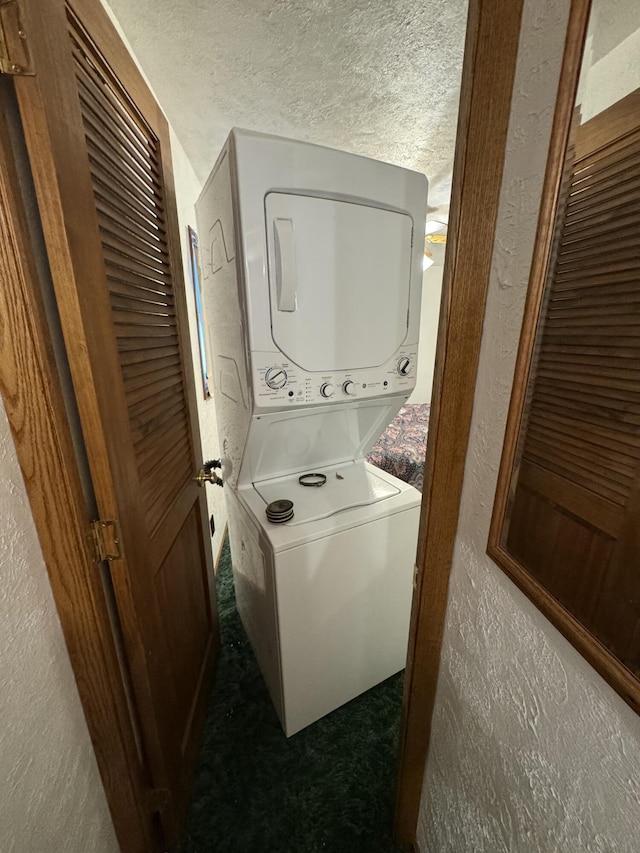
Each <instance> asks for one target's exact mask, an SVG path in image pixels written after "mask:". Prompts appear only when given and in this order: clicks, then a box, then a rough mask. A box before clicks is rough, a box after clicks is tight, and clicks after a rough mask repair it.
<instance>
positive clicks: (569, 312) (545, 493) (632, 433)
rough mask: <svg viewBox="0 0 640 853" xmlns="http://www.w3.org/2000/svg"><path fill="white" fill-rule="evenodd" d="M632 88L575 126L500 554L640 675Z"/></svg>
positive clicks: (639, 158)
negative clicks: (517, 564) (538, 583)
mask: <svg viewBox="0 0 640 853" xmlns="http://www.w3.org/2000/svg"><path fill="white" fill-rule="evenodd" d="M639 94H640V93H638V92H636V93H634V94H633V95H631V96H629V97H628V98H625V99H624V100H623V101H621V102H620V103H618V104H616V105H615V106H614V107H613V108H611V109H610V110H607V111H606V112H604V113H602V114H601V115H599V116H597V117H596V118H594V119H592V120H591V121H590V122H587V123H586V124H585V125H583V126H582V127H580V128H578V129H577V131H576V132H575V140H574V142H575V155H574V156H575V161H574V164H573V168H572V170H571V179H570V186H569V190H568V198H567V199H566V206H565V211H564V215H563V216H562V217H561V218H560V231H559V234H558V240H557V253H556V258H555V262H554V266H553V269H552V270H551V276H550V280H549V283H548V286H547V291H546V293H545V301H544V310H543V317H542V319H541V323H542V327H541V331H540V333H539V335H538V339H537V342H536V357H535V362H534V367H533V371H534V372H533V379H532V382H531V383H530V386H529V398H528V401H527V405H526V409H525V419H526V420H525V429H524V431H523V433H522V439H521V444H522V446H521V458H520V471H519V478H518V481H517V486H516V489H515V494H514V498H513V504H512V510H511V518H510V522H509V528H508V535H507V541H506V544H507V547H508V550H509V552H510V553H512V554H513V556H514V557H516V559H518V561H519V562H520V563H521V564H522V565H523V566H524V567H525V568H527V569H528V570H529V571H530V572H531V574H533V575H534V577H536V578H537V579H538V580H540V581H541V582H542V583H543V584H544V585H545V587H546V588H547V589H548V590H549V591H550V592H551V593H552V594H553V595H554V596H555V597H556V598H557V599H558V601H560V603H561V604H563V605H564V606H565V607H566V608H567V609H568V610H569V611H570V612H571V613H572V614H573V615H574V616H576V617H577V618H578V619H579V620H580V621H581V622H582V624H583V625H584V626H585V627H586V628H587V629H588V630H589V631H591V632H592V633H593V634H594V635H595V636H596V637H597V638H598V639H599V640H600V641H601V642H602V643H603V644H604V645H605V646H606V647H607V648H608V649H609V650H610V651H612V652H613V653H614V654H615V655H616V657H618V658H619V660H620V661H622V663H623V664H624V665H625V666H626V667H627V668H629V669H630V670H632V671H633V672H634V673H636V674H640V126H639V125H640V121H639V119H638V115H639V113H638V107H639V106H640V98H639Z"/></svg>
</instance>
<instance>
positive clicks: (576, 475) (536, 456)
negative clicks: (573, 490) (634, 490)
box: [524, 450, 627, 507]
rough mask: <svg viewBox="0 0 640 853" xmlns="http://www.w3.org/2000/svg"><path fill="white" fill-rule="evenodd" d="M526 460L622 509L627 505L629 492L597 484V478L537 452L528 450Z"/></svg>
mask: <svg viewBox="0 0 640 853" xmlns="http://www.w3.org/2000/svg"><path fill="white" fill-rule="evenodd" d="M524 458H526V459H527V461H529V462H533V463H535V464H536V465H539V466H540V467H541V468H545V469H547V470H548V471H551V472H552V473H554V474H557V475H559V476H561V477H562V478H563V479H565V480H567V481H568V482H570V483H575V484H576V485H578V486H582V487H583V488H585V489H587V490H588V491H590V492H593V493H594V494H596V495H599V496H600V497H602V498H606V499H607V500H609V501H611V502H612V503H614V504H617V505H618V506H620V507H624V505H625V502H626V499H627V492H626V491H624V490H621V489H620V488H613V487H611V486H607V485H605V484H604V483H600V482H599V481H598V482H596V478H595V477H591V476H583V475H582V474H581V473H580V472H578V471H575V470H572V469H570V468H566V467H564V466H563V465H560V464H558V462H557V461H555V460H554V461H552V462H550V461H549V460H548V459H547V458H546V457H545V454H544V453H539V452H536V451H535V450H528V451H527V452H526V454H525V456H524Z"/></svg>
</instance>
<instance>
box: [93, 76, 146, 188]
mask: <svg viewBox="0 0 640 853" xmlns="http://www.w3.org/2000/svg"><path fill="white" fill-rule="evenodd" d="M79 95H80V104H81V106H82V119H83V122H84V126H85V133H87V135H88V136H89V137H90V138H91V139H92V141H93V143H94V144H95V145H97V146H98V147H99V148H100V149H101V150H102V151H103V152H104V153H105V155H106V156H107V157H108V158H109V159H110V160H112V161H113V162H114V163H116V164H118V165H119V166H121V167H122V168H124V169H125V170H126V172H127V173H128V174H132V175H133V176H135V180H136V181H139V182H140V183H142V184H144V185H145V186H149V187H151V188H152V191H153V193H154V194H155V193H157V192H160V191H161V189H162V184H161V182H160V179H159V177H158V175H157V170H154V169H152V164H154V160H155V158H154V157H153V155H152V154H151V152H150V151H149V152H148V153H147V156H146V157H145V156H144V155H141V153H140V151H139V150H138V149H137V148H136V147H135V146H132V145H131V143H130V140H129V137H128V136H127V134H126V133H125V132H123V130H122V129H121V128H118V127H116V126H115V125H114V124H113V122H112V121H111V119H110V117H109V115H108V113H107V112H106V111H105V109H104V103H101V104H98V103H97V102H96V101H95V100H94V99H92V98H91V97H90V96H87V95H85V94H83V93H82V91H80V93H79ZM154 165H155V164H154Z"/></svg>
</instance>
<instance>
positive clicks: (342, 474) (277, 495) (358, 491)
mask: <svg viewBox="0 0 640 853" xmlns="http://www.w3.org/2000/svg"><path fill="white" fill-rule="evenodd" d="M311 473H314V471H301V472H300V474H296V475H294V476H289V477H279V478H278V479H276V480H264V481H263V482H261V483H254V486H253V488H254V489H255V491H256V492H257V493H258V494H259V495H260V497H261V498H262V500H263V501H264V502H265V507H266V506H267V505H269V504H271V503H273V502H274V501H277V500H289V501H292V502H293V519H292V520H291V521H288V522H287V525H288V526H289V527H291V526H293V525H295V524H304V523H305V522H307V521H316V520H317V519H320V518H327V517H328V516H330V515H334V514H335V513H337V512H342V511H343V510H345V509H351V508H352V507H357V506H368V505H370V504H374V503H377V502H378V501H382V500H385V499H386V498H390V497H393V495H397V494H400V490H399V489H398V488H396V487H395V486H394V485H392V484H391V483H389V482H388V481H386V480H384V479H382V478H381V477H378V476H377V475H376V474H374V473H373V472H372V471H369V470H367V468H366V467H365V466H364V465H363V464H362V463H358V462H348V463H347V464H346V465H334V466H332V467H331V468H323V469H322V473H323V474H325V475H326V477H327V481H326V483H325V484H324V485H323V486H303V485H301V484H300V482H299V481H298V477H299V476H301V475H302V474H311Z"/></svg>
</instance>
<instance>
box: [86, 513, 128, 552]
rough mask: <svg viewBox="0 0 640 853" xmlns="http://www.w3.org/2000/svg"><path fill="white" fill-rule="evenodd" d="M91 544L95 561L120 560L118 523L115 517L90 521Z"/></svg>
mask: <svg viewBox="0 0 640 853" xmlns="http://www.w3.org/2000/svg"><path fill="white" fill-rule="evenodd" d="M91 544H92V546H93V554H94V559H95V561H96V563H101V562H102V561H103V560H109V562H111V561H113V560H121V559H122V548H121V547H120V525H119V523H118V521H117V519H113V520H111V519H110V520H108V521H102V520H101V519H100V520H98V521H92V522H91Z"/></svg>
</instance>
